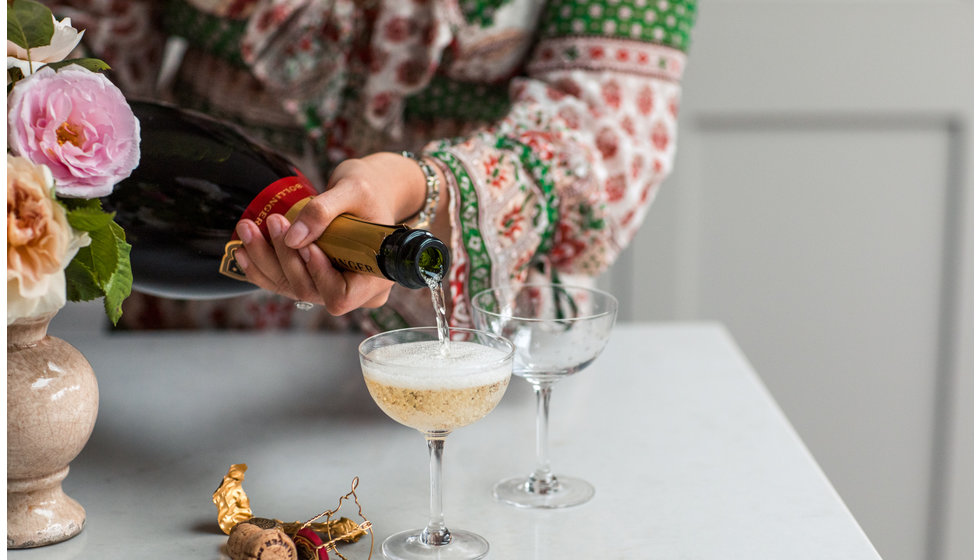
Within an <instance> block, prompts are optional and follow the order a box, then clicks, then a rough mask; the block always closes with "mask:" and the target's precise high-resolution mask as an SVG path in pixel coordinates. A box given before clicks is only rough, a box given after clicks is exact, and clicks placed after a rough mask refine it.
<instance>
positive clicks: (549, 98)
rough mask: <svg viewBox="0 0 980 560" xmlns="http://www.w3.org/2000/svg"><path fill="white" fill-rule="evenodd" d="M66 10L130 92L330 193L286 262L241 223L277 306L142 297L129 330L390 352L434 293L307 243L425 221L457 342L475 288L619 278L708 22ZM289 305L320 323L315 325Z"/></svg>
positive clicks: (655, 2)
mask: <svg viewBox="0 0 980 560" xmlns="http://www.w3.org/2000/svg"><path fill="white" fill-rule="evenodd" d="M53 9H54V11H55V13H57V14H59V17H61V16H70V17H72V19H73V22H74V24H75V26H76V27H79V28H85V29H86V33H85V40H86V42H87V45H88V46H89V48H90V49H91V50H93V51H94V52H95V53H96V54H98V55H99V56H101V57H102V58H104V59H105V60H107V62H109V64H110V65H111V66H112V67H113V79H114V80H115V81H116V83H117V84H118V85H119V86H120V87H121V88H123V90H124V91H126V92H127V93H128V94H130V95H138V96H147V95H155V96H158V97H161V98H164V99H167V100H172V101H175V102H177V103H178V104H181V105H184V106H187V107H190V108H194V109H198V110H204V111H207V112H210V113H212V114H214V115H215V116H217V117H219V118H223V119H226V120H229V121H232V122H235V123H237V124H238V125H240V126H241V127H242V128H244V129H246V130H247V131H249V132H250V133H251V134H252V135H253V136H255V137H257V138H259V139H261V140H263V141H265V142H266V143H267V144H269V145H271V146H273V147H274V148H275V149H277V150H278V151H280V152H282V153H284V154H286V155H287V156H289V157H291V158H292V159H293V161H294V162H297V163H298V164H300V166H301V167H303V169H304V170H305V171H306V173H307V175H308V176H311V177H319V178H320V184H321V185H322V186H323V188H324V189H325V190H324V192H323V193H322V194H321V195H319V196H318V197H317V198H316V199H314V202H313V203H311V204H310V205H308V206H307V208H305V209H304V210H303V212H302V213H301V214H300V216H299V217H298V219H297V221H296V223H294V224H292V225H290V224H289V223H288V222H286V221H285V220H284V219H278V217H277V218H275V219H270V221H269V225H270V230H271V233H272V242H271V244H270V243H267V242H266V241H265V240H264V239H263V238H262V237H261V236H260V235H259V234H258V232H257V230H255V229H254V228H253V227H252V226H251V225H250V224H247V223H241V224H239V227H238V230H237V231H238V234H239V236H240V237H242V239H243V240H244V241H245V250H244V251H240V253H239V261H240V263H241V264H242V265H243V266H244V268H245V271H246V274H247V276H248V278H249V280H250V281H252V282H253V283H255V284H257V285H259V286H261V287H262V288H265V290H266V293H265V294H263V295H261V296H247V297H245V298H243V299H234V300H224V301H216V302H206V303H201V302H194V303H190V302H177V301H167V300H159V299H156V298H151V297H147V296H139V295H134V296H133V297H131V298H130V300H128V301H127V304H126V307H125V314H124V316H123V319H122V322H123V324H124V325H128V326H130V327H141V328H145V327H150V326H157V327H182V326H183V327H186V326H194V327H200V326H221V327H231V328H262V327H295V326H304V327H317V326H323V325H327V324H330V325H337V324H354V325H356V326H359V327H360V328H362V329H364V330H366V331H367V332H375V331H378V330H385V329H389V328H394V327H399V326H405V325H408V324H412V325H414V324H433V323H434V319H433V311H432V305H431V302H430V300H429V294H428V293H427V291H426V290H417V291H411V290H407V289H404V288H402V287H400V286H393V285H392V283H391V282H388V281H385V280H382V279H378V278H374V277H369V276H366V275H359V274H355V273H350V272H340V271H338V270H336V269H334V268H332V267H331V266H330V265H329V262H328V260H327V259H326V257H325V255H324V254H323V253H322V252H321V251H320V250H319V249H318V248H317V247H316V246H314V245H311V244H310V242H311V241H312V240H313V239H315V238H316V237H317V236H318V235H319V233H321V232H322V231H323V229H324V228H325V227H326V225H327V224H328V223H329V222H330V220H331V219H333V217H335V216H337V215H338V214H340V213H342V212H348V213H351V214H354V215H357V216H360V217H362V218H365V219H368V220H372V221H377V222H382V223H397V222H407V223H410V224H411V223H412V222H413V221H415V222H417V221H418V220H419V218H422V219H423V221H424V222H425V223H423V224H421V226H423V227H428V228H429V229H431V230H432V231H433V233H435V234H436V235H437V236H438V237H440V238H441V239H443V240H444V241H445V242H446V243H447V244H449V245H450V246H451V250H452V262H453V264H452V269H451V271H450V273H449V274H448V275H447V277H446V279H445V285H446V288H447V300H448V302H447V303H448V306H449V317H450V323H451V324H452V325H454V326H467V325H469V324H470V317H469V315H468V305H467V302H468V301H469V297H470V296H471V295H472V294H473V293H475V292H476V291H478V290H480V289H483V288H487V287H491V286H499V285H509V284H515V283H519V282H524V281H528V280H531V279H533V278H542V277H543V278H545V279H558V280H560V281H568V282H574V283H578V284H581V283H586V282H588V281H590V280H591V279H594V278H595V277H596V276H597V275H599V274H600V273H601V272H602V271H603V270H605V269H606V268H607V267H608V266H609V265H610V264H612V263H613V261H614V260H615V258H616V256H617V255H618V254H619V253H620V252H621V251H622V249H623V248H624V247H625V246H626V245H627V244H628V243H629V241H630V240H631V239H632V237H633V235H634V233H635V232H636V230H637V229H638V228H639V226H640V224H641V222H642V220H643V217H644V215H645V214H646V211H647V208H648V206H649V204H650V203H651V202H652V200H653V198H654V195H655V194H656V192H657V189H658V188H659V186H660V184H661V183H662V181H663V180H664V178H665V177H666V176H667V174H668V173H669V171H670V169H671V166H672V162H673V158H674V152H675V148H676V136H677V107H678V100H679V95H680V85H679V83H680V79H681V76H682V73H683V70H684V66H685V62H686V54H685V53H686V51H687V47H688V44H689V38H690V31H691V26H692V25H693V21H694V16H695V10H696V6H695V1H694V0H646V1H643V0H637V1H635V2H625V1H616V0H464V1H462V2H457V1H453V0H375V1H355V0H169V1H164V2H153V1H147V0H142V1H141V0H132V1H130V2H113V1H111V0H68V1H67V2H65V3H64V4H63V5H59V6H56V7H54V8H53ZM172 37H181V38H182V40H180V41H174V40H173V39H172ZM168 38H170V39H169V40H168ZM175 45H176V46H180V45H185V46H186V49H182V48H175ZM165 46H166V47H167V48H165ZM175 54H179V55H181V56H175ZM178 59H179V60H178ZM175 61H177V62H175ZM401 150H411V151H413V152H414V153H415V154H416V156H417V158H418V159H416V158H413V157H410V156H406V155H402V154H400V153H399V152H400V151H401ZM420 161H421V162H424V163H426V164H428V165H427V166H422V165H420ZM426 167H428V168H430V169H431V170H432V173H431V175H433V176H432V177H427V176H426V173H425V172H424V169H426ZM427 179H428V180H427ZM271 294H278V296H272V295H271ZM293 300H298V301H303V302H311V303H315V304H318V305H319V307H317V308H316V310H315V311H309V312H301V311H298V310H297V309H296V308H295V307H294V306H293V304H292V302H293Z"/></svg>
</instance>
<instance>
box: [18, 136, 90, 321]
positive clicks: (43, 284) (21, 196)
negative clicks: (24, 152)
mask: <svg viewBox="0 0 980 560" xmlns="http://www.w3.org/2000/svg"><path fill="white" fill-rule="evenodd" d="M53 182H54V181H53V179H52V177H51V173H50V172H49V171H48V169H47V168H46V167H44V166H43V165H34V164H33V163H31V162H30V161H28V160H26V159H24V158H19V157H14V156H12V155H10V154H7V324H8V325H9V324H11V323H12V322H14V321H16V320H17V319H20V318H22V317H36V316H39V315H43V314H45V313H51V312H53V311H57V310H58V309H60V308H61V307H62V306H63V305H65V273H64V269H65V267H66V266H67V265H68V263H69V262H70V261H71V259H72V258H74V257H75V253H77V252H78V249H79V248H80V247H82V246H84V245H87V244H88V241H89V239H88V235H85V234H82V235H80V236H76V235H73V232H72V229H71V226H69V225H68V219H67V218H66V217H65V209H64V208H62V207H61V205H60V204H58V203H57V202H56V201H55V199H54V195H53V194H52V191H51V188H52V186H53Z"/></svg>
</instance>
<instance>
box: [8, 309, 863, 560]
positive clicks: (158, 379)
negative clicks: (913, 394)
mask: <svg viewBox="0 0 980 560" xmlns="http://www.w3.org/2000/svg"><path fill="white" fill-rule="evenodd" d="M63 338H65V339H66V340H68V342H70V343H72V344H73V345H74V346H75V347H77V348H78V349H79V350H81V351H82V353H83V354H85V356H86V357H87V358H88V360H89V362H91V364H92V366H93V368H94V369H95V373H96V376H97V377H98V380H99V390H100V407H99V417H98V421H97V423H96V426H95V431H94V433H93V434H92V438H91V439H90V440H89V443H88V445H87V446H86V448H85V449H84V450H83V451H82V453H81V455H79V457H78V458H77V459H75V461H73V462H72V464H71V472H70V473H69V475H68V478H67V479H66V480H65V482H64V488H65V491H66V492H67V493H68V494H69V495H70V496H72V497H74V498H75V499H77V500H78V501H79V502H80V503H81V504H82V505H83V506H84V507H85V509H86V511H87V515H88V518H87V524H86V527H85V529H84V530H83V531H82V533H81V534H79V535H78V536H76V537H74V538H73V539H71V540H69V541H66V542H64V543H61V544H57V545H52V546H48V547H44V548H39V549H31V550H12V551H8V555H9V558H11V559H13V560H33V559H42V558H43V559H75V558H79V559H93V560H114V559H120V560H122V559H126V560H132V559H151V560H152V559H161V560H162V559H168V560H169V559H174V558H181V559H184V558H205V559H218V558H226V556H225V555H224V554H223V553H222V545H223V544H224V543H225V541H226V540H227V537H225V535H224V534H223V533H221V532H220V530H219V529H218V526H217V510H216V509H215V507H214V505H213V504H212V503H211V494H212V492H214V490H215V488H217V486H218V484H219V483H220V482H221V479H222V477H223V476H224V474H225V473H226V472H227V470H228V467H229V466H230V465H231V464H233V463H246V464H247V465H248V472H247V473H246V474H245V481H244V489H245V491H246V492H247V494H248V496H249V499H250V501H251V506H252V510H253V512H254V513H255V515H258V516H262V517H277V518H280V519H284V520H287V521H293V520H306V519H307V518H309V517H312V516H314V515H316V514H318V513H320V512H322V511H323V510H326V509H329V508H333V507H335V506H336V503H337V499H338V498H339V497H340V496H341V495H343V494H344V493H346V492H347V491H348V490H349V489H350V483H351V479H352V478H353V477H355V476H357V477H359V478H360V486H359V487H358V490H357V495H358V497H359V499H360V502H361V504H362V506H363V508H364V513H365V515H366V516H367V517H368V519H370V520H371V521H372V523H373V524H374V531H375V553H374V556H373V558H375V559H379V560H380V559H381V552H380V546H381V542H382V541H383V540H384V538H385V537H387V536H388V535H389V534H391V533H395V532H398V531H401V530H405V529H413V528H421V527H422V526H423V525H424V524H425V522H426V520H427V514H428V458H427V451H426V447H425V443H424V439H423V437H422V436H421V434H419V433H417V432H415V431H414V430H411V429H409V428H406V427H403V426H401V425H399V424H396V423H395V422H394V421H392V420H390V419H389V418H388V417H386V416H385V415H384V414H383V413H382V412H381V411H380V409H378V408H377V407H376V406H375V404H374V403H373V401H371V398H370V396H369V395H368V393H367V390H366V389H365V387H364V382H363V380H362V377H361V373H360V368H359V366H358V361H357V351H356V345H357V343H358V342H359V341H360V340H361V338H362V337H359V336H355V335H336V334H305V333H304V334H299V333H289V334H236V333H221V334H207V333H201V332H196V333H183V334H181V333H120V334H112V335H109V334H102V335H97V334H91V335H90V334H78V333H73V334H71V336H70V337H68V336H63ZM828 413H832V412H828ZM551 455H552V457H551V458H552V464H553V466H554V469H555V471H556V473H557V474H558V475H559V476H560V475H561V474H562V473H567V474H571V475H575V476H579V477H582V478H585V479H587V480H589V481H590V482H592V483H593V484H594V485H595V486H596V496H595V497H594V498H593V499H592V501H590V502H588V503H586V504H584V505H581V506H577V507H574V508H568V509H563V510H550V511H539V510H522V509H516V508H513V507H511V506H507V505H504V504H500V503H496V502H495V501H494V500H493V498H492V496H491V494H490V492H491V490H490V489H491V486H492V485H493V483H494V482H496V481H497V480H499V479H501V478H504V477H507V476H513V475H519V474H524V473H528V472H530V471H531V470H532V469H533V466H534V402H533V396H532V391H531V388H530V385H529V384H528V383H526V382H525V381H524V380H522V379H520V378H517V377H515V378H513V380H512V382H511V385H510V387H509V389H508V391H507V394H506V395H505V397H504V399H503V401H502V402H501V404H500V405H499V406H498V407H497V409H496V410H494V411H493V412H492V413H491V414H490V415H489V416H487V417H486V418H484V419H483V420H481V421H479V422H477V423H475V424H473V425H471V426H468V427H466V428H463V429H461V430H458V431H457V432H455V433H453V434H452V435H451V436H450V437H449V439H448V440H447V443H446V453H445V465H444V469H445V470H444V484H445V490H444V492H445V515H446V523H447V525H448V526H449V528H450V530H452V529H453V528H456V527H458V528H465V529H469V530H471V531H475V532H477V533H479V534H481V535H483V536H484V537H486V538H487V539H488V540H489V541H490V546H491V553H490V557H491V558H493V559H497V560H511V559H515V560H523V559H534V560H546V559H555V560H567V559H570V558H603V559H620V558H621V559H651V560H653V559H719V560H722V559H724V560H743V559H744V560H770V559H771V560H807V559H813V560H831V559H847V560H865V559H867V560H872V559H879V556H878V554H877V553H876V552H875V550H874V548H873V547H872V545H871V543H870V542H869V541H868V539H867V537H866V536H865V534H864V532H863V531H862V530H861V528H860V527H859V526H858V524H857V523H856V522H855V520H854V518H853V516H852V515H851V514H850V512H849V511H848V510H847V507H846V506H845V504H844V503H843V502H842V501H841V499H840V497H839V496H838V495H837V493H836V491H835V490H834V488H833V487H832V486H831V485H830V483H829V482H828V481H827V479H826V477H825V476H824V475H823V473H822V472H821V471H820V468H819V466H818V465H817V464H816V463H815V461H814V460H813V458H812V457H811V456H810V454H809V452H808V451H807V449H806V448H805V446H804V445H803V443H802V442H801V441H800V439H799V437H798V436H797V435H796V433H795V432H794V431H793V429H792V427H791V426H790V425H789V423H788V422H787V420H786V418H785V417H784V416H783V414H782V412H781V411H780V410H779V408H778V405H777V404H776V403H775V402H774V401H773V399H772V398H771V396H770V395H769V393H768V392H767V390H766V389H765V387H764V386H763V385H762V383H761V381H760V380H759V378H758V376H757V375H756V374H755V372H754V371H753V370H752V367H751V365H750V364H749V363H748V362H747V361H746V360H745V358H744V357H743V355H742V354H741V352H740V350H739V349H738V347H737V345H736V343H735V342H734V341H733V340H732V338H731V337H730V336H729V334H728V332H727V331H726V330H725V329H724V328H723V327H722V326H720V325H718V324H714V323H696V324H687V323H683V324H670V323H664V324H621V325H619V326H617V327H616V330H615V331H614V334H613V336H612V338H611V340H610V342H609V345H608V346H607V348H606V350H605V352H604V353H603V354H602V355H601V356H600V357H599V359H598V360H596V362H595V363H594V364H593V365H592V366H590V367H589V368H588V369H586V370H585V371H584V372H582V373H580V374H579V375H577V376H576V377H573V378H571V379H568V380H566V381H563V382H561V383H559V384H557V385H556V386H555V389H554V394H553V398H552V427H551ZM355 513H356V512H355V511H354V510H352V509H350V508H349V507H345V508H344V509H343V510H342V511H341V514H343V515H346V516H347V517H355V515H354V514H355ZM369 543H370V540H369V539H367V538H365V539H362V540H361V541H360V542H359V543H357V544H353V545H343V546H342V548H341V552H342V553H343V554H344V555H345V556H346V557H347V558H348V559H350V560H355V559H358V560H360V559H366V558H367V557H368V549H369ZM332 558H336V556H332Z"/></svg>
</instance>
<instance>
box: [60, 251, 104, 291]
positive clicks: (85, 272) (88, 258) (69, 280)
mask: <svg viewBox="0 0 980 560" xmlns="http://www.w3.org/2000/svg"><path fill="white" fill-rule="evenodd" d="M91 262H92V252H91V251H90V250H89V248H88V247H82V248H81V249H80V250H79V251H78V254H76V255H75V258H74V259H72V260H71V262H70V263H68V266H67V267H66V268H65V283H66V285H67V286H66V288H67V290H66V292H67V296H68V301H91V300H93V299H95V298H97V297H102V296H103V295H104V294H103V291H102V287H101V286H99V284H98V282H97V281H96V280H95V272H93V271H92V269H91Z"/></svg>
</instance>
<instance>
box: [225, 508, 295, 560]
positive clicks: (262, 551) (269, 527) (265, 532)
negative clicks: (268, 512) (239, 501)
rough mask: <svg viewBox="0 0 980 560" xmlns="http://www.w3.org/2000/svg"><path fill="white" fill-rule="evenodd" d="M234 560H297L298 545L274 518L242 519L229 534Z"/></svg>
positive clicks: (229, 548)
mask: <svg viewBox="0 0 980 560" xmlns="http://www.w3.org/2000/svg"><path fill="white" fill-rule="evenodd" d="M228 556H231V558H232V560H296V545H295V544H293V541H292V539H290V538H289V537H288V536H287V535H286V533H285V532H284V531H283V530H282V526H281V525H280V524H279V523H277V522H276V521H274V520H272V519H265V518H261V517H253V518H251V519H249V520H246V521H242V522H241V523H239V524H238V525H235V528H234V529H232V530H231V534H230V535H228Z"/></svg>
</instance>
